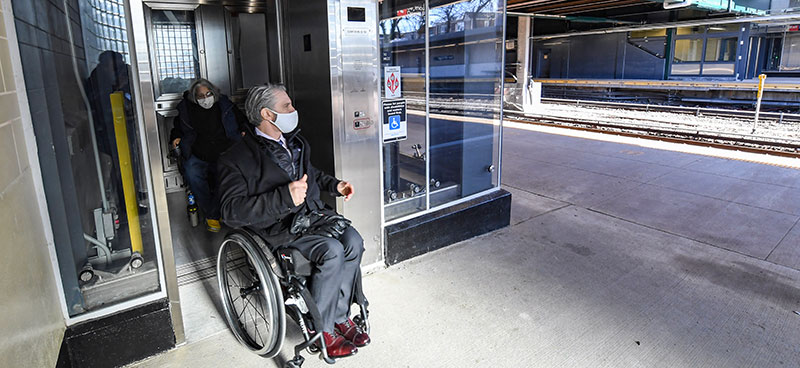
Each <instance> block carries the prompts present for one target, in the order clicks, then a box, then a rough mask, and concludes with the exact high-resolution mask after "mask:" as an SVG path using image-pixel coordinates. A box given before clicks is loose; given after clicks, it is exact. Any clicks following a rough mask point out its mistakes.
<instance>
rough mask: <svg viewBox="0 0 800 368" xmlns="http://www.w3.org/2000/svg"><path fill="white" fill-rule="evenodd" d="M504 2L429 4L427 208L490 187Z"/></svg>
mask: <svg viewBox="0 0 800 368" xmlns="http://www.w3.org/2000/svg"><path fill="white" fill-rule="evenodd" d="M504 4H505V2H504V1H498V0H466V1H432V2H430V16H429V19H428V24H429V29H430V32H429V34H430V52H429V55H428V62H429V64H430V99H429V103H430V107H429V108H430V113H431V115H430V128H429V130H430V158H429V159H430V183H431V185H432V187H431V195H430V197H431V198H430V202H431V206H432V207H433V206H438V205H441V204H444V203H447V202H450V201H452V200H455V199H459V198H463V197H466V196H469V195H472V194H475V193H478V192H481V191H484V190H487V189H490V188H492V187H494V186H496V184H497V169H496V168H497V166H498V162H497V159H498V158H497V157H496V155H495V152H497V150H498V145H499V135H500V134H499V130H500V106H501V104H502V101H501V98H502V93H501V91H502V89H501V86H502V84H501V83H502V78H503V53H504V52H505V51H504V45H503V21H504V18H503V6H504Z"/></svg>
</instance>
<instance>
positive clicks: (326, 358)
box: [292, 331, 336, 367]
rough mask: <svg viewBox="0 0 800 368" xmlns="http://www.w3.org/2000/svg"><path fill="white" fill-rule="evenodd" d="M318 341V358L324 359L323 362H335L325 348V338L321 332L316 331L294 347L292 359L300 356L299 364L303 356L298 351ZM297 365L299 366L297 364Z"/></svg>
mask: <svg viewBox="0 0 800 368" xmlns="http://www.w3.org/2000/svg"><path fill="white" fill-rule="evenodd" d="M317 341H319V346H320V348H319V354H320V356H319V357H320V359H322V360H324V361H325V363H328V364H333V363H336V360H335V359H333V358H331V357H329V356H328V350H327V349H326V348H325V340H324V339H323V338H322V332H321V331H320V332H317V333H315V334H314V336H312V337H311V338H310V339H308V341H306V342H303V343H301V344H298V345H296V346H295V347H294V359H292V360H296V359H298V358H300V364H303V363H302V360H303V357H302V356H300V352H301V351H303V350H305V349H306V348H308V347H310V346H312V345H313V344H314V343H316V342H317ZM298 367H299V366H298Z"/></svg>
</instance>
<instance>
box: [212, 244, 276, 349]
mask: <svg viewBox="0 0 800 368" xmlns="http://www.w3.org/2000/svg"><path fill="white" fill-rule="evenodd" d="M256 244H257V242H256V241H255V240H254V239H253V238H252V237H251V236H249V235H248V234H247V233H244V232H234V233H231V234H229V235H228V236H226V237H225V240H224V241H223V242H222V246H221V247H220V249H219V254H218V256H217V280H218V281H219V289H220V298H221V299H222V306H223V310H224V314H225V319H226V320H227V322H228V326H229V327H230V329H231V331H232V332H233V334H234V336H236V338H237V339H238V340H239V342H240V343H242V344H243V345H245V346H247V347H248V348H249V349H250V350H252V351H253V352H254V353H256V354H258V355H261V356H264V357H267V358H272V357H274V356H275V355H277V354H278V353H279V352H280V350H281V347H282V346H283V339H284V337H285V335H286V311H285V309H284V308H285V307H284V301H283V294H282V291H281V288H280V283H279V282H278V278H277V276H276V275H275V273H274V272H273V271H272V268H271V267H269V266H268V265H267V262H266V256H265V255H264V253H263V252H262V250H261V248H260V247H258V246H257V245H256Z"/></svg>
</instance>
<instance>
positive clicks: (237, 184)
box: [218, 84, 370, 358]
mask: <svg viewBox="0 0 800 368" xmlns="http://www.w3.org/2000/svg"><path fill="white" fill-rule="evenodd" d="M245 112H246V113H247V118H248V121H249V122H250V123H251V124H252V128H250V129H249V130H248V132H247V134H246V135H245V137H244V138H243V139H242V141H241V142H239V143H237V144H235V145H233V146H232V147H231V148H230V149H229V150H228V151H227V152H225V153H223V154H222V155H221V156H220V159H219V164H218V170H219V178H220V184H219V190H220V194H221V204H222V207H221V209H222V218H223V220H224V222H225V224H227V225H228V226H231V227H234V228H239V227H248V228H250V229H252V230H254V231H256V232H257V233H259V235H260V236H261V237H263V238H264V239H265V240H266V241H267V242H268V243H269V244H270V246H271V247H273V250H274V249H275V248H277V247H279V246H288V247H293V248H296V249H298V250H299V251H300V252H301V253H302V254H303V256H305V257H306V258H308V259H309V260H310V261H312V262H313V263H314V264H315V266H316V267H315V272H314V274H313V275H312V280H311V286H310V288H311V294H312V296H313V297H314V300H315V301H316V303H317V304H318V306H319V309H320V313H321V315H322V319H323V321H322V325H321V326H316V327H317V328H320V329H322V331H323V336H324V339H325V344H326V347H327V352H328V355H329V356H331V357H334V358H336V357H345V356H349V355H352V354H354V353H356V352H357V351H358V347H363V346H366V345H367V344H368V343H369V342H370V337H369V336H368V335H367V334H366V333H365V332H363V331H362V330H361V329H360V328H359V327H358V326H357V325H356V324H355V323H353V320H352V319H350V317H349V315H350V305H351V303H352V300H353V297H354V294H353V293H354V285H355V283H356V282H360V277H361V271H360V263H361V256H362V254H363V252H364V241H363V239H362V238H361V235H360V234H359V233H358V231H356V230H355V229H354V228H353V227H352V226H350V222H349V221H348V220H346V219H345V218H344V217H342V216H340V215H338V214H337V213H336V211H335V210H333V209H331V208H330V207H328V206H326V205H325V203H324V202H323V201H322V200H321V199H320V193H321V192H322V191H326V192H330V193H331V194H332V195H335V196H344V200H345V201H347V200H349V199H350V198H351V197H352V195H353V193H354V188H353V185H352V184H350V183H348V182H346V181H341V180H339V179H336V178H335V177H333V176H331V175H328V174H326V173H324V172H322V171H320V170H318V169H316V168H315V167H314V166H313V165H311V161H310V157H311V151H310V150H311V147H310V146H309V143H308V141H306V140H305V138H303V137H302V136H300V135H299V134H298V133H299V129H298V128H297V125H298V114H297V111H296V110H295V109H294V106H292V100H291V98H289V95H288V94H287V93H286V90H285V88H284V87H283V86H281V85H275V84H267V85H263V86H257V87H253V88H251V89H250V91H249V92H248V95H247V101H246V103H245Z"/></svg>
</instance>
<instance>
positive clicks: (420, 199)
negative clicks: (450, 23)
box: [379, 1, 428, 221]
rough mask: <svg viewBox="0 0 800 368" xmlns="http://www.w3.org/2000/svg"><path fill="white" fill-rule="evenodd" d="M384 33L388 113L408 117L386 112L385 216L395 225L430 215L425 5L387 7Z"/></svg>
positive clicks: (383, 17)
mask: <svg viewBox="0 0 800 368" xmlns="http://www.w3.org/2000/svg"><path fill="white" fill-rule="evenodd" d="M379 27H380V29H379V31H380V46H381V74H380V75H381V76H384V77H383V78H381V81H382V82H381V83H382V85H381V97H382V100H383V104H384V107H387V104H390V103H394V104H395V106H400V107H402V104H403V103H404V102H405V105H406V109H405V114H403V113H402V111H399V110H401V109H395V110H397V111H396V113H394V112H392V113H390V115H386V114H387V111H386V108H384V115H385V116H384V118H385V119H387V118H388V119H391V121H384V128H383V130H384V132H383V141H384V144H383V160H384V162H383V183H384V204H385V205H386V206H385V210H384V212H385V219H386V220H387V221H390V220H392V219H395V218H398V217H402V216H405V215H409V214H413V213H415V212H419V211H424V210H425V209H427V199H426V194H427V191H428V177H427V160H428V144H427V125H426V115H425V114H426V110H427V105H426V97H427V94H426V92H427V89H426V81H425V80H426V78H425V76H426V72H425V68H426V64H425V63H426V52H425V42H426V38H427V37H426V34H425V2H424V1H384V2H382V3H381V4H380V25H379ZM387 76H388V77H387ZM387 83H388V84H389V86H387ZM387 91H388V93H389V95H387Z"/></svg>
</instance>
